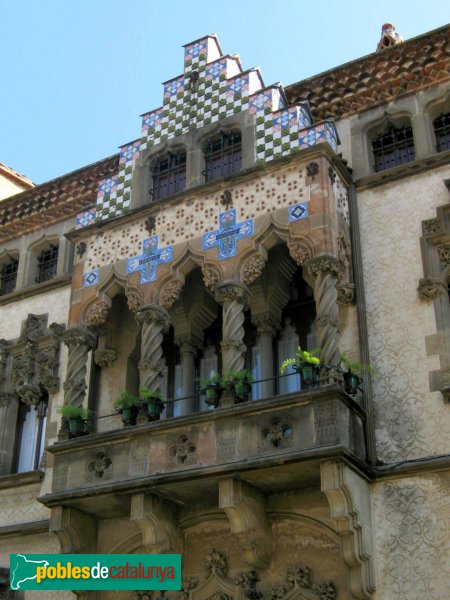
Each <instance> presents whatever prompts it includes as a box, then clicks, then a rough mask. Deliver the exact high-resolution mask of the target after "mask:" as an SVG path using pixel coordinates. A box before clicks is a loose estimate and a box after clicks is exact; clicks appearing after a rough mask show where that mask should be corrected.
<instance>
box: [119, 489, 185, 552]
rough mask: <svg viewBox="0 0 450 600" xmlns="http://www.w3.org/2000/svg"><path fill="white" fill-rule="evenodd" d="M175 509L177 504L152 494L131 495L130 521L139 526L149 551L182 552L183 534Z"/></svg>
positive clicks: (143, 542) (144, 543)
mask: <svg viewBox="0 0 450 600" xmlns="http://www.w3.org/2000/svg"><path fill="white" fill-rule="evenodd" d="M175 510H176V508H175V505H173V504H172V503H170V502H168V501H165V500H161V499H160V498H158V497H156V496H154V495H152V494H134V495H133V496H132V497H131V514H130V521H134V522H135V523H136V525H137V526H138V527H139V529H140V531H141V533H142V544H143V545H144V546H145V548H146V551H147V552H149V553H151V554H159V553H170V552H180V550H181V536H180V534H179V532H178V529H177V522H176V514H175Z"/></svg>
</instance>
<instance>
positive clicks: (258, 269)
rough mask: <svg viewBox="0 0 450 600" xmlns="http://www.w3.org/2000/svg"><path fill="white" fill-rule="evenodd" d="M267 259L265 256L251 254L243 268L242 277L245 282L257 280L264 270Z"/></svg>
mask: <svg viewBox="0 0 450 600" xmlns="http://www.w3.org/2000/svg"><path fill="white" fill-rule="evenodd" d="M265 264H266V261H265V260H264V257H263V256H260V255H257V256H251V257H250V258H249V259H248V260H247V262H246V263H245V264H244V267H243V269H242V279H243V281H244V283H247V284H250V283H253V282H254V281H256V279H258V277H260V276H261V273H262V272H263V269H264V265H265Z"/></svg>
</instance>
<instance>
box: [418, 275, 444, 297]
mask: <svg viewBox="0 0 450 600" xmlns="http://www.w3.org/2000/svg"><path fill="white" fill-rule="evenodd" d="M417 291H418V293H419V298H420V299H421V300H424V301H425V302H432V301H433V300H436V298H439V296H441V295H442V294H445V293H446V292H447V286H446V285H445V283H444V282H443V281H442V280H441V279H439V278H437V277H424V278H423V279H420V280H419V287H418V288H417Z"/></svg>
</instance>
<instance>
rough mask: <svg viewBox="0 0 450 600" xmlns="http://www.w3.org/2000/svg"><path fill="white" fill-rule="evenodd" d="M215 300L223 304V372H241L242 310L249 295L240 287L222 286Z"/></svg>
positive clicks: (217, 291)
mask: <svg viewBox="0 0 450 600" xmlns="http://www.w3.org/2000/svg"><path fill="white" fill-rule="evenodd" d="M216 300H217V301H218V302H219V303H220V304H223V311H222V343H221V348H222V365H223V372H224V373H228V372H229V371H242V369H243V368H244V362H245V356H244V355H245V345H244V343H243V340H244V309H245V307H246V306H247V305H248V303H249V293H248V291H247V289H246V288H244V287H243V286H241V285H237V284H224V285H221V286H219V287H218V288H217V289H216Z"/></svg>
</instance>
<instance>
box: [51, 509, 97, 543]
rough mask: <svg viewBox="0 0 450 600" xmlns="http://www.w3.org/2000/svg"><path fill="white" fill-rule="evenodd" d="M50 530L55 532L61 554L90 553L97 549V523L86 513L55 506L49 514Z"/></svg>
mask: <svg viewBox="0 0 450 600" xmlns="http://www.w3.org/2000/svg"><path fill="white" fill-rule="evenodd" d="M50 532H51V533H55V534H56V535H57V537H58V539H59V541H60V544H61V552H62V553H63V554H79V553H86V554H92V553H95V552H96V549H97V525H96V522H95V519H94V518H93V517H91V516H89V515H87V514H86V513H84V512H82V511H80V510H76V509H75V508H68V507H66V506H55V507H54V508H52V512H51V516H50Z"/></svg>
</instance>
